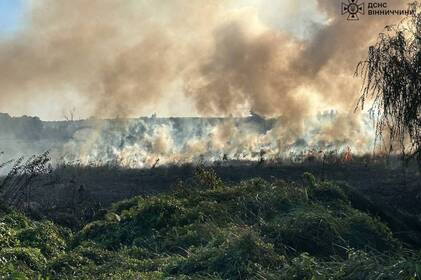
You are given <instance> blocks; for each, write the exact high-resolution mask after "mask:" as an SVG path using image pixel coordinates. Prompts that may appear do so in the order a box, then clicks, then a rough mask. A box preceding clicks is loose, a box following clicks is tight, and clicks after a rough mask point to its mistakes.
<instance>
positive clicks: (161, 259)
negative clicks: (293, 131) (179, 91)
mask: <svg viewBox="0 0 421 280" xmlns="http://www.w3.org/2000/svg"><path fill="white" fill-rule="evenodd" d="M196 176H197V178H198V180H196V181H195V184H193V185H194V186H192V184H190V185H186V184H182V183H180V184H178V185H177V186H176V187H175V188H174V190H173V191H172V192H171V193H166V194H160V195H156V196H152V197H146V198H145V197H135V198H132V199H130V200H126V201H122V202H119V203H117V204H114V205H113V206H112V207H111V209H109V211H108V212H107V213H105V214H104V215H103V216H102V217H99V218H98V219H97V220H96V221H94V222H92V223H89V224H86V225H85V226H84V227H83V229H81V230H80V231H78V232H71V231H70V230H67V229H64V228H62V227H60V226H57V225H55V224H53V223H52V222H49V221H31V220H29V219H28V218H26V217H25V216H24V215H22V214H19V213H17V212H15V211H5V210H4V211H3V212H0V213H1V214H0V244H1V249H0V278H1V279H314V280H315V279H421V252H418V251H416V250H415V249H408V248H407V247H406V246H405V245H404V244H403V242H402V241H401V240H399V239H397V238H396V237H394V234H393V232H392V231H391V230H390V229H389V227H388V226H387V225H386V224H385V223H383V222H382V221H381V220H380V219H379V218H376V217H373V216H371V215H370V214H368V213H365V212H362V211H360V210H357V209H356V208H355V205H353V202H352V200H351V199H350V196H349V190H348V189H346V188H345V187H342V186H339V185H337V184H334V183H332V182H319V181H318V180H316V179H315V178H314V177H313V176H312V175H311V174H305V175H304V181H305V182H306V183H304V184H303V185H299V184H296V183H287V182H283V181H277V182H275V183H269V182H267V181H264V180H262V179H253V180H248V181H244V182H242V183H239V184H235V185H228V184H224V183H223V182H222V181H221V180H220V179H219V178H218V177H217V176H216V175H215V173H214V172H213V171H212V170H205V169H199V171H198V172H197V174H196Z"/></svg>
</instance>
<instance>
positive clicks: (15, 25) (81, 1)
mask: <svg viewBox="0 0 421 280" xmlns="http://www.w3.org/2000/svg"><path fill="white" fill-rule="evenodd" d="M390 2H391V3H392V2H393V3H395V4H396V3H400V4H399V5H402V1H398V0H396V1H395V0H390ZM340 5H341V1H340V0H226V1H220V0H203V1H199V0H198V1H191V0H172V1H164V0H120V1H118V0H0V112H7V113H10V114H12V115H23V114H27V115H37V116H40V117H41V118H43V119H49V120H52V119H63V117H64V115H67V114H68V112H69V111H70V110H72V109H73V108H75V109H74V111H75V114H76V116H77V117H81V118H86V117H89V116H98V117H114V116H130V117H132V116H139V115H150V114H153V113H157V114H158V115H161V116H191V115H201V116H210V115H231V114H232V115H244V114H248V112H249V111H250V110H252V111H255V112H258V113H260V114H262V115H266V116H277V115H289V116H296V118H297V119H302V117H304V116H306V115H308V114H313V113H315V112H317V111H320V110H326V109H340V110H345V111H352V109H353V107H354V104H353V103H352V102H353V100H355V99H356V97H357V95H358V88H359V84H358V81H357V80H356V79H355V78H353V72H354V69H355V65H356V64H357V63H358V61H359V60H361V59H363V58H364V56H365V53H366V50H367V47H368V46H369V44H370V43H373V42H374V40H375V38H376V35H377V34H378V33H379V32H380V31H382V28H383V27H384V26H385V24H389V23H393V22H396V18H392V17H382V18H375V17H367V16H365V17H364V18H361V20H360V21H358V22H348V21H347V20H346V17H343V16H341V14H340ZM389 6H392V4H390V5H389ZM291 118H292V117H291Z"/></svg>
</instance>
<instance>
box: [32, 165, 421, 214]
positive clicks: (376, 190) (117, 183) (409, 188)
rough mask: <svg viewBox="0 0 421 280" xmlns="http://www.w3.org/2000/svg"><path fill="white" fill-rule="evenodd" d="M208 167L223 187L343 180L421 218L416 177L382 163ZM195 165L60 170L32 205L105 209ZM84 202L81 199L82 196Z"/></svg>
mask: <svg viewBox="0 0 421 280" xmlns="http://www.w3.org/2000/svg"><path fill="white" fill-rule="evenodd" d="M212 168H213V169H214V170H215V171H216V173H217V174H218V175H219V176H220V177H221V178H222V180H223V181H224V182H226V183H230V182H232V183H235V182H239V181H241V180H247V179H250V178H255V177H261V178H263V179H265V180H268V181H273V180H285V181H295V182H297V183H300V182H302V180H303V179H302V175H303V173H304V172H310V173H312V174H313V175H315V176H316V177H317V178H319V179H326V180H334V181H343V182H346V183H347V184H348V185H350V186H351V187H352V188H354V189H356V190H358V191H359V192H361V193H362V194H364V195H367V196H368V197H370V198H371V199H372V200H374V201H375V200H381V201H383V202H385V203H387V204H388V205H389V206H390V207H391V208H399V209H401V210H403V211H406V212H408V213H411V214H421V177H420V175H417V174H416V172H415V171H410V170H407V171H406V172H405V173H404V171H403V170H402V168H394V169H393V168H387V167H385V166H384V164H368V165H365V164H359V163H348V164H327V165H325V166H324V167H323V165H322V164H320V163H304V164H294V165H291V164H289V165H281V164H258V163H243V164H242V163H233V164H230V163H225V164H215V165H212ZM194 170H195V166H193V165H182V166H167V167H165V166H163V167H157V168H154V169H123V168H116V167H75V166H66V167H60V168H58V169H57V170H56V171H54V172H53V174H51V175H49V177H48V178H45V181H44V183H43V184H42V186H39V187H37V188H36V190H35V191H34V195H33V199H34V200H35V201H37V202H46V201H48V203H53V202H54V201H67V200H69V199H72V198H73V199H76V198H77V197H78V196H79V195H85V196H88V197H87V198H89V199H90V200H92V201H94V202H98V203H100V204H101V205H103V206H108V205H110V204H111V203H113V202H117V201H120V200H122V199H125V198H129V197H132V196H135V195H150V194H154V193H159V192H165V191H168V190H170V189H171V187H173V186H174V185H176V184H177V183H178V182H180V181H189V180H191V179H192V177H193V173H194ZM82 199H83V198H82Z"/></svg>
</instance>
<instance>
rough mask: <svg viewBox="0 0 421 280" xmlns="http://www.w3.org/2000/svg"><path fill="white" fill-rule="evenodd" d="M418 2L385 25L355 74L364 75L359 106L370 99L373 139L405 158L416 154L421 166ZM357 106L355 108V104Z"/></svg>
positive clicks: (420, 39) (420, 16)
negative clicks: (374, 135) (396, 22)
mask: <svg viewBox="0 0 421 280" xmlns="http://www.w3.org/2000/svg"><path fill="white" fill-rule="evenodd" d="M420 8H421V4H420V3H417V2H414V3H412V4H409V9H408V11H411V13H410V14H409V15H408V16H407V17H405V18H404V19H403V20H402V21H401V22H400V23H399V24H397V25H393V26H386V27H385V31H384V32H383V33H380V34H379V37H378V39H377V42H376V44H375V45H374V46H371V47H370V48H369V50H368V57H367V59H366V60H365V61H361V62H360V63H359V64H358V66H357V70H356V75H358V76H361V77H362V78H363V87H362V89H361V97H360V99H359V103H358V106H359V105H361V109H363V108H364V105H365V103H366V101H367V100H371V101H372V104H371V108H370V115H371V117H372V118H373V119H374V120H375V123H376V140H383V141H385V142H387V143H388V144H387V145H388V149H389V153H390V152H392V150H395V149H396V144H398V151H399V152H400V153H401V154H402V156H403V159H404V160H408V159H411V158H414V157H415V158H416V159H417V161H418V164H419V167H421V12H420ZM358 106H357V108H358Z"/></svg>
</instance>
